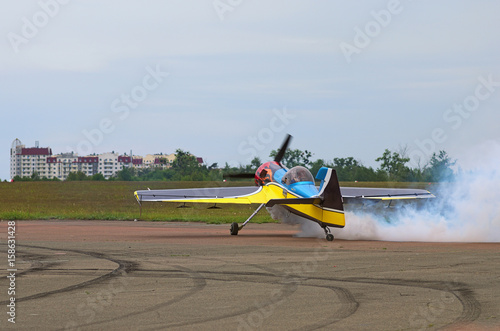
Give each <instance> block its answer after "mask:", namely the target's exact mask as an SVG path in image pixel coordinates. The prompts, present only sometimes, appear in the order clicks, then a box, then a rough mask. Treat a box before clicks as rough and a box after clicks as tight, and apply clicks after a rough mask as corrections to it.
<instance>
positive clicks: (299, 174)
mask: <svg viewBox="0 0 500 331" xmlns="http://www.w3.org/2000/svg"><path fill="white" fill-rule="evenodd" d="M281 181H282V182H283V183H284V184H285V185H292V184H295V183H300V182H313V183H314V177H313V175H312V174H311V172H310V171H309V170H307V169H306V168H304V167H301V166H297V167H293V168H292V169H290V170H288V171H287V173H286V174H285V176H283V179H282V180H281Z"/></svg>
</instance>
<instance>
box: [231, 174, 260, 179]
mask: <svg viewBox="0 0 500 331" xmlns="http://www.w3.org/2000/svg"><path fill="white" fill-rule="evenodd" d="M254 177H255V174H254V173H239V174H225V175H224V178H236V179H253V178H254Z"/></svg>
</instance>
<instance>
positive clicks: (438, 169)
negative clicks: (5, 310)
mask: <svg viewBox="0 0 500 331" xmlns="http://www.w3.org/2000/svg"><path fill="white" fill-rule="evenodd" d="M276 154H277V151H276V150H273V151H272V152H271V153H270V155H269V157H270V158H274V157H275V156H276ZM175 155H176V159H175V160H174V161H173V162H172V164H171V167H170V168H167V169H163V168H144V169H137V168H123V169H122V170H120V171H118V172H117V173H116V175H115V176H113V177H111V178H110V179H108V180H109V181H115V180H116V181H221V180H223V179H224V176H225V175H230V174H240V173H248V174H252V173H254V172H255V171H256V170H257V168H258V167H259V166H260V165H261V164H262V163H263V162H262V161H261V159H260V158H258V157H256V158H254V159H253V160H252V161H251V162H250V164H247V165H239V166H238V167H234V166H230V165H229V164H227V163H226V164H225V166H224V167H223V168H220V167H219V165H218V164H217V163H214V164H212V165H210V166H207V165H205V164H202V165H200V164H199V163H198V161H197V159H196V157H194V156H193V155H191V154H190V153H189V152H185V151H183V150H181V149H178V150H177V151H176V153H175ZM312 156H313V153H312V152H311V151H308V150H305V151H302V150H299V149H293V150H292V149H289V150H287V152H286V153H285V155H284V157H283V160H282V163H283V164H284V165H286V166H287V167H288V168H292V167H295V166H303V167H306V168H307V169H309V170H310V171H311V173H312V174H313V175H315V174H316V173H317V172H318V170H319V169H320V168H321V167H329V168H334V169H336V171H337V175H338V178H339V180H340V181H347V182H352V181H360V182H363V181H364V182H367V181H370V182H382V181H395V182H440V181H453V179H454V173H453V170H452V167H453V166H454V165H455V163H456V161H455V160H452V159H451V158H450V157H449V156H448V154H447V153H446V152H445V151H440V152H439V153H434V154H433V155H432V156H431V158H430V160H429V161H428V162H427V164H425V165H424V166H418V167H416V168H412V167H410V166H409V165H408V163H409V162H410V158H409V157H407V155H406V150H405V149H402V151H400V152H392V151H390V150H389V149H386V150H385V151H384V153H383V154H382V156H380V157H378V158H377V159H376V160H375V161H376V162H378V163H380V165H379V167H378V168H377V169H373V168H372V167H367V166H364V165H363V164H362V162H360V161H359V160H357V159H355V158H354V157H346V158H339V157H336V158H334V159H333V160H331V161H329V160H324V159H318V160H312ZM30 180H34V181H38V180H49V179H47V178H40V176H38V175H37V174H36V173H35V174H33V175H32V176H31V177H23V178H21V177H19V176H16V178H14V181H30ZM50 180H56V181H58V180H59V179H57V178H56V179H50ZM83 180H94V181H100V180H106V179H105V178H104V176H103V175H102V174H95V175H93V176H87V175H85V174H84V173H83V172H72V173H70V174H69V175H68V177H67V178H66V181H83Z"/></svg>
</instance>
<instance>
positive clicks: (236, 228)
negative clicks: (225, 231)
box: [230, 203, 266, 236]
mask: <svg viewBox="0 0 500 331" xmlns="http://www.w3.org/2000/svg"><path fill="white" fill-rule="evenodd" d="M265 205H266V204H265V203H263V204H261V205H260V206H259V208H257V210H256V211H254V212H253V214H252V215H251V216H250V217H249V218H248V219H247V220H246V221H245V222H243V224H241V226H239V225H238V223H236V222H234V223H231V229H230V232H231V235H232V236H236V235H238V231H239V230H241V229H243V227H244V226H245V225H247V223H248V222H250V220H251V219H252V218H253V217H254V216H255V215H257V213H258V212H259V211H260V210H261V209H262V207H264V206H265Z"/></svg>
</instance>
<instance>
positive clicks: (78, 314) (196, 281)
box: [0, 220, 500, 330]
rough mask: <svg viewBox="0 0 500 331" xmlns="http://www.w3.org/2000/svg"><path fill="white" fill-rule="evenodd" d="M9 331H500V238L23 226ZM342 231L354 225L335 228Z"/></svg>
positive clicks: (117, 224) (177, 226) (4, 282)
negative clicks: (355, 237) (403, 239)
mask: <svg viewBox="0 0 500 331" xmlns="http://www.w3.org/2000/svg"><path fill="white" fill-rule="evenodd" d="M7 227H8V226H7V222H6V221H2V222H1V223H0V228H1V239H2V240H1V244H0V250H1V254H0V259H1V263H0V265H1V266H2V270H1V271H0V272H1V276H2V277H1V279H0V285H1V293H2V296H1V305H0V306H1V307H3V308H0V311H1V310H3V311H1V314H0V316H2V317H1V321H0V328H1V329H40V330H42V329H43V330H49V329H50V330H96V329H105V330H124V329H140V330H163V329H171V330H207V329H213V330H257V329H280V330H281V329H282V330H322V329H324V330H420V329H422V330H437V329H445V330H459V329H464V330H471V329H472V330H498V329H500V254H499V250H500V244H498V243H489V244H486V243H399V242H379V241H344V240H335V241H333V242H327V241H326V240H325V239H315V238H296V237H293V234H294V233H297V232H298V228H295V227H292V226H289V225H285V224H249V225H248V226H247V227H245V228H244V229H243V230H242V231H241V232H240V234H239V235H238V236H230V235H229V224H225V225H207V224H200V223H163V222H161V223H160V222H158V223H156V222H123V221H55V220H54V221H16V239H15V240H16V263H15V266H16V268H17V271H16V272H15V274H16V278H15V289H16V291H15V292H16V293H15V303H16V309H15V312H16V318H15V322H16V323H15V324H12V323H10V322H8V318H9V315H8V314H7V312H8V311H9V310H8V309H9V308H8V307H7V305H8V304H9V296H8V295H7V292H8V288H9V279H8V278H7V276H8V275H9V272H8V271H7V269H9V268H8V265H7V261H8V256H7V255H8V247H7V244H6V240H5V239H6V238H7V235H6V234H7V232H8V231H7ZM334 231H341V230H334Z"/></svg>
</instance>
